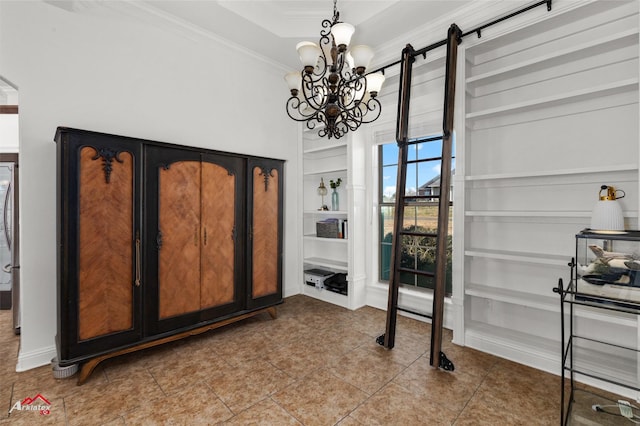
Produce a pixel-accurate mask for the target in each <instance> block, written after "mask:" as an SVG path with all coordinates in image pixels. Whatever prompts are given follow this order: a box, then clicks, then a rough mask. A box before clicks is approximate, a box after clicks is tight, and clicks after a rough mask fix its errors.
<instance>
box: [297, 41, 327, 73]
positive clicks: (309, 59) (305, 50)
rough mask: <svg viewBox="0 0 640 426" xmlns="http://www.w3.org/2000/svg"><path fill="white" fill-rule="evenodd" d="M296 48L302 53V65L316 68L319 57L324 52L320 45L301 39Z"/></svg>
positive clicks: (299, 53)
mask: <svg viewBox="0 0 640 426" xmlns="http://www.w3.org/2000/svg"><path fill="white" fill-rule="evenodd" d="M296 49H297V50H298V55H300V62H302V65H303V66H304V67H305V68H306V67H312V68H315V66H316V64H317V63H318V58H319V57H320V54H321V53H322V51H321V50H320V48H319V47H318V45H317V44H315V43H313V42H311V41H301V42H300V43H298V44H297V45H296Z"/></svg>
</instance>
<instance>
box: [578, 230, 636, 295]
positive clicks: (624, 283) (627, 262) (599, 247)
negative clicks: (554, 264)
mask: <svg viewBox="0 0 640 426" xmlns="http://www.w3.org/2000/svg"><path fill="white" fill-rule="evenodd" d="M576 292H578V293H580V294H586V295H593V296H596V298H597V297H602V298H609V299H614V300H620V301H632V302H634V303H638V302H640V231H596V230H591V229H585V230H583V231H581V232H580V233H579V234H577V235H576Z"/></svg>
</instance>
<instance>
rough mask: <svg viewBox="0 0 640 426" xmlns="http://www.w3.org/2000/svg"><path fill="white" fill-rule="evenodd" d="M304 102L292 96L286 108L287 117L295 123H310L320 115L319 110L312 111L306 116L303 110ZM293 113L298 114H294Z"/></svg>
mask: <svg viewBox="0 0 640 426" xmlns="http://www.w3.org/2000/svg"><path fill="white" fill-rule="evenodd" d="M302 106H303V102H302V101H300V99H299V98H298V97H297V96H292V97H290V98H289V99H288V100H287V104H286V108H285V110H286V111H287V115H288V116H289V117H290V118H291V119H292V120H294V121H300V122H302V121H308V120H312V119H314V116H315V115H317V114H318V111H317V110H312V112H311V113H310V114H305V113H304V109H303V108H302ZM292 111H295V112H297V114H292Z"/></svg>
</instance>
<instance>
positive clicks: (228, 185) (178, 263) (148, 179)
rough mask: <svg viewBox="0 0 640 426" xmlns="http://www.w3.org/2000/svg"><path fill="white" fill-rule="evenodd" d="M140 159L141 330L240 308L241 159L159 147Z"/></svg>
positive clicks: (176, 325)
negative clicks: (142, 174)
mask: <svg viewBox="0 0 640 426" xmlns="http://www.w3.org/2000/svg"><path fill="white" fill-rule="evenodd" d="M145 154H146V158H145V160H146V161H145V206H146V209H145V210H146V215H145V217H146V221H145V235H146V236H147V238H146V239H145V241H146V243H147V244H146V246H147V247H148V250H146V251H145V254H146V255H147V256H148V257H147V258H146V259H145V265H146V268H145V272H146V276H147V277H148V281H149V282H148V285H146V286H145V300H148V301H149V303H147V304H146V305H145V309H146V313H147V314H146V315H145V318H147V321H146V322H145V331H146V333H147V334H149V335H152V334H157V333H163V332H167V331H171V330H174V329H176V328H179V327H188V326H197V325H198V324H199V323H201V322H203V321H209V320H212V319H215V318H220V317H222V316H224V315H230V314H233V313H234V312H238V311H239V310H242V309H243V308H245V303H244V294H245V291H244V282H245V277H244V268H243V264H244V262H243V260H244V258H245V256H244V251H245V246H246V245H245V244H244V243H243V242H244V239H245V225H244V214H245V202H244V194H245V192H246V185H245V168H246V166H245V161H244V160H243V159H242V158H239V157H235V156H228V155H223V154H216V155H214V154H202V153H199V152H197V151H185V150H181V149H176V148H167V147H159V146H150V147H148V148H147V149H146V151H145ZM263 306H264V305H263Z"/></svg>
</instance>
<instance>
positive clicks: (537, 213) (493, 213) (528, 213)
mask: <svg viewBox="0 0 640 426" xmlns="http://www.w3.org/2000/svg"><path fill="white" fill-rule="evenodd" d="M464 215H465V216H467V217H534V218H543V217H548V218H556V217H557V218H568V217H575V218H585V217H586V218H590V217H591V211H586V210H582V211H541V210H522V211H514V210H470V211H466V212H464ZM623 215H624V217H638V212H637V211H625V212H623Z"/></svg>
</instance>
